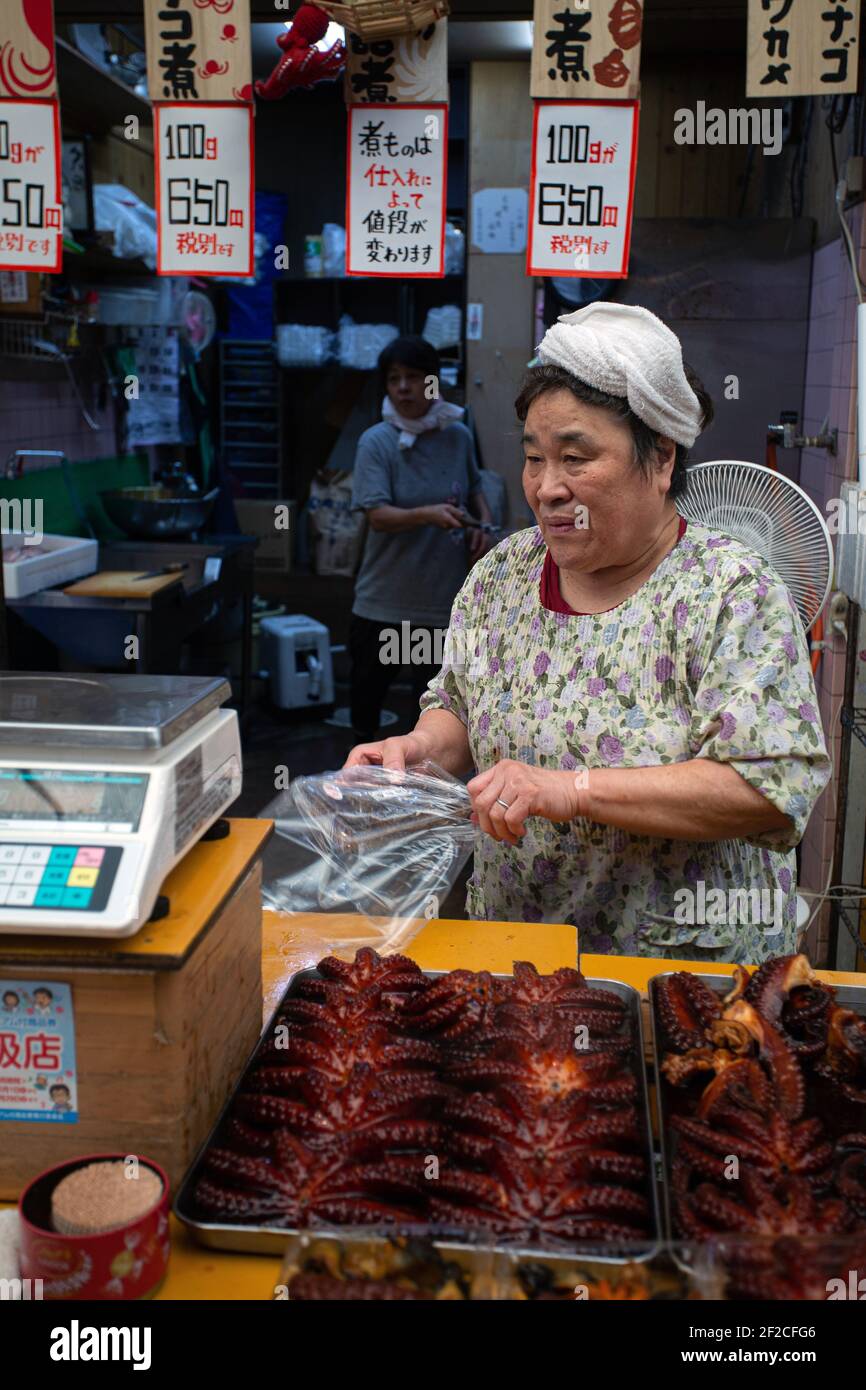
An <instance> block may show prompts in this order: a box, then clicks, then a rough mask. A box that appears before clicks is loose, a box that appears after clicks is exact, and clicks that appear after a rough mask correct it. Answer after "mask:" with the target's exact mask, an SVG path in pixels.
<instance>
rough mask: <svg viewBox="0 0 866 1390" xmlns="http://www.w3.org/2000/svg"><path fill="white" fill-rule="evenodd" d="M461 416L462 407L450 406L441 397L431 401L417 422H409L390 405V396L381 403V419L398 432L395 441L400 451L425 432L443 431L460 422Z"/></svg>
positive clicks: (410, 445) (449, 403)
mask: <svg viewBox="0 0 866 1390" xmlns="http://www.w3.org/2000/svg"><path fill="white" fill-rule="evenodd" d="M463 415H464V410H463V407H462V405H452V404H451V402H450V401H444V400H443V399H442V397H441V396H440V397H439V398H438V399H437V400H435V401H433V403H432V405H431V406H430V409H429V410H428V411H426V412H425V414H424V415H422V416H421V417H420V419H418V420H409V419H407V417H406V416H405V415H401V414H400V412H399V410H397V408H396V406H393V405H392V404H391V397H390V396H386V397H385V399H384V401H383V402H382V419H383V420H387V421H388V424H389V425H393V426H394V428H395V430H399V431H400V437H399V439H398V440H397V445H398V447H399V448H400V449H411V448H412V445H413V444H414V443H415V440H416V439H417V438H418V435H419V434H426V432H427V430H444V429H445V427H446V425H453V424H454V422H455V420H462V419H463Z"/></svg>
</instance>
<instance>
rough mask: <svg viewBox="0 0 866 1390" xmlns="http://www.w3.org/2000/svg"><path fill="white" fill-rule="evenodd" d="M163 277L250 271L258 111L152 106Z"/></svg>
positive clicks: (236, 107) (228, 106)
mask: <svg viewBox="0 0 866 1390" xmlns="http://www.w3.org/2000/svg"><path fill="white" fill-rule="evenodd" d="M154 150H155V154H156V213H157V226H158V234H159V251H158V261H157V270H158V273H159V274H160V275H233V276H244V275H252V273H253V113H252V108H251V107H249V106H244V105H241V104H239V103H236V104H231V103H225V104H223V105H215V106H211V105H206V104H204V103H198V104H197V105H195V106H190V105H188V104H186V103H177V104H174V103H164V104H160V105H157V106H155V107H154Z"/></svg>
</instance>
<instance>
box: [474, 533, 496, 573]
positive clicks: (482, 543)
mask: <svg viewBox="0 0 866 1390" xmlns="http://www.w3.org/2000/svg"><path fill="white" fill-rule="evenodd" d="M492 544H493V537H492V536H491V535H490V533H489V532H488V531H480V530H479V529H478V527H477V526H472V527H471V528H470V530H469V562H470V564H472V565H474V564H475V561H476V560H480V559H481V556H482V555H486V554H487V551H488V550H489V549H490V547H491V546H492Z"/></svg>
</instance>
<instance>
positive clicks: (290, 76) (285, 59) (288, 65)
mask: <svg viewBox="0 0 866 1390" xmlns="http://www.w3.org/2000/svg"><path fill="white" fill-rule="evenodd" d="M329 23H330V21H329V19H328V16H327V15H326V14H325V12H324V10H320V9H319V8H318V6H317V5H310V4H303V5H301V7H300V9H299V10H298V11H297V12H296V14H295V16H294V18H293V19H292V27H291V29H287V30H286V32H285V33H284V34H280V35H279V36H278V38H277V45H278V47H279V48H281V49H282V50H283V56H282V58H281V59H280V61H279V62H278V63H277V65H276V67H275V68H274V70H273V72H272V73H271V75H270V77H268V78H266V79H265V81H264V82H256V84H255V88H256V95H257V96H259V97H261V98H262V100H263V101H277V100H278V99H279V98H280V97H284V96H285V95H286V93H287V92H289V91H293V90H298V89H301V88H305V87H315V86H316V84H317V83H318V82H333V81H334V80H335V79H336V78H338V77H339V76H340V73H341V72H342V71H343V69H344V68H345V66H346V46H345V44H344V43H343V42H342V41H341V40H337V42H336V43H335V44H332V45H331V47H330V48H328V49H326V50H325V51H324V52H322V51H321V50H320V49H318V48H317V47H316V44H317V43H318V42H319V40H320V39H323V38H324V37H325V34H326V33H327V32H328V24H329Z"/></svg>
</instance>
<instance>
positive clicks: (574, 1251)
mask: <svg viewBox="0 0 866 1390" xmlns="http://www.w3.org/2000/svg"><path fill="white" fill-rule="evenodd" d="M447 973H448V972H447V971H445V970H429V971H425V972H424V974H425V976H426V977H427V978H428V979H438V978H439V977H440V976H441V975H445V974H447ZM319 978H320V976H319V974H318V971H316V970H301V971H299V972H298V974H297V975H295V976H293V977H292V980H291V981H290V983H289V986H288V988H287V989H286V991H285V993H284V994H283V997H282V999H281V1000H280V1004H279V1005H278V1006H277V1008H276V1009H275V1010H274V1014H273V1016H272V1018H271V1021H270V1022H269V1024H268V1026H267V1028H266V1029H265V1031H264V1032H263V1034H262V1036H261V1038H260V1039H259V1041H258V1043H257V1044H256V1047H255V1049H254V1050H253V1053H252V1055H251V1056H250V1058H249V1060H248V1062H247V1063H246V1065H245V1067H244V1069H243V1072H242V1073H241V1076H240V1079H239V1080H238V1083H237V1085H236V1086H235V1088H234V1090H233V1091H232V1093H231V1095H230V1096H229V1098H228V1099H227V1101H226V1103H225V1105H224V1106H223V1108H222V1110H221V1111H220V1114H219V1116H218V1118H217V1120H216V1123H215V1124H214V1126H213V1129H212V1130H211V1132H210V1134H209V1135H208V1137H207V1139H206V1140H205V1142H204V1143H203V1144H202V1146H201V1148H200V1149H199V1151H198V1153H197V1154H196V1156H195V1159H194V1160H193V1162H192V1164H191V1166H190V1168H189V1170H188V1171H187V1173H186V1176H185V1177H184V1179H183V1182H182V1183H181V1186H180V1189H179V1191H178V1193H177V1196H176V1197H175V1200H174V1214H175V1216H176V1217H177V1218H178V1220H179V1221H182V1222H183V1224H184V1225H185V1226H187V1227H188V1228H189V1229H190V1230H191V1231H192V1233H193V1234H194V1236H195V1238H196V1240H198V1241H199V1243H200V1244H202V1245H206V1246H209V1247H211V1248H212V1249H215V1250H231V1251H235V1252H237V1251H245V1252H247V1253H253V1254H266V1255H282V1254H283V1252H284V1250H285V1247H286V1244H287V1241H288V1239H289V1237H291V1236H298V1235H299V1234H300V1232H299V1230H298V1228H296V1227H291V1226H280V1227H276V1226H241V1225H237V1224H235V1223H231V1224H228V1223H220V1222H215V1221H201V1220H199V1219H198V1217H197V1216H196V1214H195V1204H194V1202H193V1198H192V1193H193V1188H194V1187H195V1184H196V1182H197V1180H198V1177H199V1165H200V1163H201V1160H202V1158H203V1156H204V1154H205V1151H206V1150H207V1149H208V1148H209V1147H210V1146H211V1144H213V1143H214V1141H215V1139H216V1136H217V1135H218V1133H219V1131H220V1129H221V1127H222V1124H223V1121H224V1119H225V1118H226V1116H227V1114H228V1111H229V1109H230V1107H231V1105H232V1103H233V1101H234V1098H235V1096H236V1095H237V1093H238V1091H240V1090H241V1088H242V1086H243V1083H244V1080H245V1078H246V1075H247V1072H248V1071H249V1069H250V1067H251V1066H252V1065H253V1064H254V1062H255V1060H256V1057H257V1056H258V1053H259V1051H260V1049H261V1048H262V1047H263V1046H264V1044H265V1042H266V1041H267V1040H268V1038H269V1037H270V1033H271V1028H272V1026H273V1020H274V1018H276V1016H277V1015H278V1014H279V1012H280V1009H281V1008H282V1006H283V1004H284V1003H285V1002H286V1000H288V999H290V998H291V997H292V995H293V994H295V993H296V992H297V985H298V982H299V981H301V980H303V979H319ZM494 978H496V979H503V980H504V979H509V978H510V976H508V975H504V974H496V973H495V972H494ZM586 984H587V986H588V987H589V988H592V989H606V990H609V991H610V992H611V993H612V994H615V995H617V997H618V998H620V999H622V1000H623V1002H624V1003H625V1005H626V1009H627V1016H628V1019H629V1021H630V1023H631V1028H632V1037H633V1041H634V1049H633V1062H634V1069H635V1076H636V1079H637V1082H638V1100H637V1104H638V1108H639V1111H640V1116H641V1131H642V1140H643V1148H644V1152H645V1154H646V1160H647V1182H646V1192H645V1195H646V1197H647V1200H648V1202H649V1205H650V1235H649V1236H648V1237H647V1241H646V1243H645V1244H638V1243H635V1245H633V1246H632V1245H629V1247H628V1249H627V1250H626V1249H624V1248H623V1247H620V1251H621V1253H618V1254H613V1253H607V1252H608V1251H610V1250H611V1249H612V1247H610V1246H602V1245H599V1244H597V1243H593V1244H592V1245H590V1244H581V1245H579V1246H575V1247H573V1248H567V1249H566V1248H562V1247H560V1246H559V1245H557V1246H556V1248H555V1249H551V1248H541V1249H539V1248H531V1249H530V1248H527V1249H523V1248H518V1247H515V1246H514V1245H502V1246H499V1245H495V1244H490V1245H485V1244H482V1243H475V1242H473V1243H464V1242H460V1241H455V1240H453V1239H446V1238H444V1237H443V1238H442V1239H438V1238H436V1236H435V1233H431V1229H430V1227H429V1225H423V1226H422V1225H419V1226H418V1227H416V1228H412V1227H401V1228H400V1230H399V1233H400V1234H406V1235H418V1236H421V1237H427V1238H431V1239H432V1240H433V1242H434V1244H435V1246H436V1248H437V1249H438V1250H440V1251H441V1252H442V1253H443V1254H445V1253H451V1252H453V1254H454V1257H455V1258H459V1257H462V1258H463V1259H465V1258H466V1257H467V1256H469V1257H473V1256H481V1255H484V1256H485V1257H486V1256H487V1255H489V1254H491V1253H496V1254H500V1253H501V1254H503V1255H507V1256H513V1257H515V1258H516V1259H533V1260H543V1261H545V1262H546V1263H550V1262H551V1261H553V1262H555V1263H556V1264H557V1265H563V1264H568V1265H573V1264H574V1262H575V1260H576V1259H580V1261H581V1263H582V1264H586V1263H587V1261H591V1263H592V1264H593V1265H595V1264H599V1265H624V1264H630V1263H636V1264H637V1263H641V1264H642V1263H645V1262H646V1261H648V1260H651V1259H652V1258H653V1257H654V1256H655V1255H656V1254H658V1252H659V1250H660V1248H661V1219H660V1213H659V1202H658V1184H657V1182H656V1165H655V1158H654V1154H653V1144H652V1125H651V1122H650V1110H649V1094H648V1088H647V1075H646V1065H645V1062H644V1055H645V1054H644V1034H643V1020H642V1017H641V997H640V994H639V993H638V991H637V990H636V989H634V988H633V987H632V986H631V985H627V984H623V983H622V981H620V980H607V979H601V978H595V977H594V978H591V979H590V978H587V980H586ZM328 1234H330V1235H331V1236H332V1237H333V1239H335V1240H338V1241H346V1240H351V1239H353V1238H355V1239H359V1240H360V1239H363V1240H368V1241H369V1239H370V1238H371V1236H372V1235H374V1234H375V1228H371V1227H367V1228H364V1229H363V1230H360V1231H359V1230H357V1228H351V1229H345V1230H341V1229H339V1228H335V1227H330V1228H328V1227H324V1228H323V1229H322V1230H321V1231H320V1230H318V1228H317V1229H316V1231H315V1235H316V1236H317V1238H318V1237H323V1238H324V1237H327V1236H328ZM390 1234H391V1235H395V1234H397V1232H396V1231H394V1230H392V1231H390ZM381 1238H382V1239H383V1240H385V1239H387V1235H386V1234H384V1233H383V1234H382V1237H381ZM614 1248H615V1247H614Z"/></svg>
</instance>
